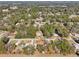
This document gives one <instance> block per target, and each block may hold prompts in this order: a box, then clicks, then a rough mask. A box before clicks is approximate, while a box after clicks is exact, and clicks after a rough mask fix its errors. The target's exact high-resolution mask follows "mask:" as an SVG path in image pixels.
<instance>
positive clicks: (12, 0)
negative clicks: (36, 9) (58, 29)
mask: <svg viewBox="0 0 79 59" xmlns="http://www.w3.org/2000/svg"><path fill="white" fill-rule="evenodd" d="M0 1H79V0H0Z"/></svg>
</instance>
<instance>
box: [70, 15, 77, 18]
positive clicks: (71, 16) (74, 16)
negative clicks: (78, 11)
mask: <svg viewBox="0 0 79 59" xmlns="http://www.w3.org/2000/svg"><path fill="white" fill-rule="evenodd" d="M76 17H78V15H70V16H69V18H76Z"/></svg>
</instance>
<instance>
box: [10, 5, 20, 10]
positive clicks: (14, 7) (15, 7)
mask: <svg viewBox="0 0 79 59" xmlns="http://www.w3.org/2000/svg"><path fill="white" fill-rule="evenodd" d="M10 9H13V10H15V9H18V7H17V6H12V7H10Z"/></svg>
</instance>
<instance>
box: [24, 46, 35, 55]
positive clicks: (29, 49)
mask: <svg viewBox="0 0 79 59" xmlns="http://www.w3.org/2000/svg"><path fill="white" fill-rule="evenodd" d="M23 49H24V54H26V55H33V53H34V51H35V48H34V46H33V45H28V46H27V47H25V48H23Z"/></svg>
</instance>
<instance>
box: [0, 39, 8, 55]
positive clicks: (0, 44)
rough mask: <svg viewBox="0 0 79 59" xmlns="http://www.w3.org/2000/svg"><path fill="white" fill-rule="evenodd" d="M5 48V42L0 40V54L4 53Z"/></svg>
mask: <svg viewBox="0 0 79 59" xmlns="http://www.w3.org/2000/svg"><path fill="white" fill-rule="evenodd" d="M6 52H7V51H6V49H5V44H4V43H3V41H2V40H0V54H4V53H6Z"/></svg>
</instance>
